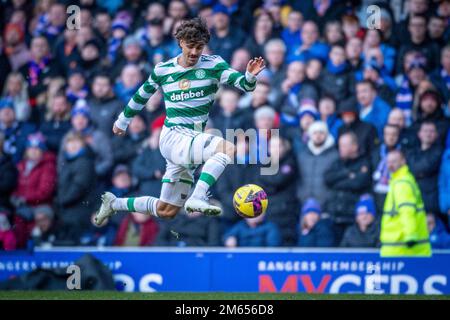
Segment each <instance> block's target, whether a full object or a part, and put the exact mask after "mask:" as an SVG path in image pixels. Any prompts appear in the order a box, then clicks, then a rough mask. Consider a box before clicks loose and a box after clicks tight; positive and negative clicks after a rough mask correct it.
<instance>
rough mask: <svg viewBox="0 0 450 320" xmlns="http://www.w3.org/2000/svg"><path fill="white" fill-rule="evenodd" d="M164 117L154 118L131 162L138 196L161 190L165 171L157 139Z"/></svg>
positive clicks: (164, 163)
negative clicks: (136, 180)
mask: <svg viewBox="0 0 450 320" xmlns="http://www.w3.org/2000/svg"><path fill="white" fill-rule="evenodd" d="M164 118H165V116H164V115H163V116H160V117H158V118H156V119H155V120H154V121H153V122H152V124H151V126H150V128H151V133H150V137H148V138H147V139H146V140H145V141H144V143H143V145H142V147H141V148H140V149H138V152H137V156H136V158H135V159H134V160H133V162H132V166H131V171H132V173H133V176H134V177H136V178H137V179H138V188H139V193H140V194H157V193H158V192H160V190H161V179H162V177H163V175H164V172H165V169H166V162H165V160H164V158H163V157H162V156H161V152H160V151H159V137H160V135H161V130H162V127H163V124H164Z"/></svg>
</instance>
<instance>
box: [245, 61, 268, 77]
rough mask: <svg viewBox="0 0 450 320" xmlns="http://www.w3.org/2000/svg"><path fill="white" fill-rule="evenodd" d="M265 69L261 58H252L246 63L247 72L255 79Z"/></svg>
mask: <svg viewBox="0 0 450 320" xmlns="http://www.w3.org/2000/svg"><path fill="white" fill-rule="evenodd" d="M265 67H266V63H265V61H264V59H263V58H262V57H258V58H253V59H251V60H250V61H249V62H248V63H247V72H248V73H250V74H251V75H252V76H254V77H256V76H257V75H258V74H259V73H260V72H261V71H263V70H264V68H265Z"/></svg>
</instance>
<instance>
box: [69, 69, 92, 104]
mask: <svg viewBox="0 0 450 320" xmlns="http://www.w3.org/2000/svg"><path fill="white" fill-rule="evenodd" d="M67 83H68V86H67V89H66V95H67V100H68V101H69V102H70V104H72V105H74V104H75V103H76V102H77V100H78V99H86V98H87V95H88V93H89V91H88V87H87V85H86V78H85V76H84V72H83V69H81V68H73V69H70V70H69V72H68V75H67Z"/></svg>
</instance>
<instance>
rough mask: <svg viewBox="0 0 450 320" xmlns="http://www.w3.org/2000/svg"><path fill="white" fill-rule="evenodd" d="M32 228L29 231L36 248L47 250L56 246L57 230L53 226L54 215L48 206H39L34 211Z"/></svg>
mask: <svg viewBox="0 0 450 320" xmlns="http://www.w3.org/2000/svg"><path fill="white" fill-rule="evenodd" d="M33 211H34V227H33V229H32V231H31V239H32V241H33V245H34V246H36V247H44V248H49V247H52V246H54V245H57V244H58V242H57V240H58V239H57V237H58V233H57V229H56V225H55V213H54V211H53V209H52V207H51V206H49V205H39V206H36V207H35V208H34V209H33Z"/></svg>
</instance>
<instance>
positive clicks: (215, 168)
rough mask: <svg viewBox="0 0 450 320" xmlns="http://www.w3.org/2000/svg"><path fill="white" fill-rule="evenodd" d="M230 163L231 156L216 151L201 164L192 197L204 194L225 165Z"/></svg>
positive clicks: (201, 196)
mask: <svg viewBox="0 0 450 320" xmlns="http://www.w3.org/2000/svg"><path fill="white" fill-rule="evenodd" d="M230 163H231V158H230V157H229V156H228V155H227V154H225V153H221V152H220V153H216V154H215V155H213V156H212V157H211V158H209V159H208V160H207V161H206V162H205V164H204V165H203V169H202V173H201V174H200V178H199V179H198V181H197V184H196V185H195V189H194V192H193V193H192V197H194V198H197V199H200V198H204V197H205V196H206V192H207V191H208V189H209V188H210V187H211V186H212V185H213V184H214V183H215V182H216V181H217V179H218V178H219V177H220V175H221V174H222V172H223V171H224V170H225V167H226V166H227V165H228V164H230Z"/></svg>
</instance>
